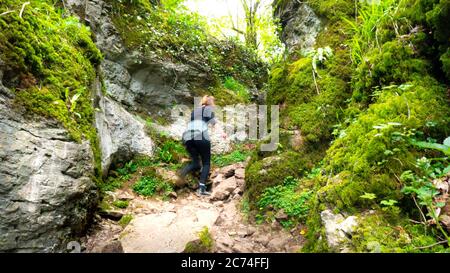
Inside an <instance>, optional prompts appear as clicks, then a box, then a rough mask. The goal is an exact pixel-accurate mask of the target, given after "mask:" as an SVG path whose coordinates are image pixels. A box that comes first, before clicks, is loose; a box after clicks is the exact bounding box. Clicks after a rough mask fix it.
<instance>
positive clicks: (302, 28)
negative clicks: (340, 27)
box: [275, 1, 321, 52]
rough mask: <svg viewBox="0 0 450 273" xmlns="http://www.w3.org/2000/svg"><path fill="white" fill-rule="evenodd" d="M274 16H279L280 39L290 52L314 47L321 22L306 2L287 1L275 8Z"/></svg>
mask: <svg viewBox="0 0 450 273" xmlns="http://www.w3.org/2000/svg"><path fill="white" fill-rule="evenodd" d="M275 16H276V17H278V18H280V21H281V26H282V29H283V31H282V33H281V40H282V41H283V42H284V43H285V44H286V46H287V48H288V50H289V51H290V52H294V51H295V50H302V49H308V48H312V47H314V45H315V43H316V37H317V35H318V34H319V31H320V28H321V22H320V19H319V18H318V17H317V15H316V14H315V13H314V11H313V10H312V9H311V8H310V7H309V6H308V4H307V3H304V2H300V1H288V2H287V4H286V5H283V6H281V7H279V8H277V9H276V11H275Z"/></svg>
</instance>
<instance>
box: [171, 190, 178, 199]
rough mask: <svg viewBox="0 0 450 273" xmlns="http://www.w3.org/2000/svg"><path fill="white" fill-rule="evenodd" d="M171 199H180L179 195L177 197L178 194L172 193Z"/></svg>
mask: <svg viewBox="0 0 450 273" xmlns="http://www.w3.org/2000/svg"><path fill="white" fill-rule="evenodd" d="M169 197H170V198H173V199H177V198H178V195H177V193H176V192H174V191H173V192H171V193H169Z"/></svg>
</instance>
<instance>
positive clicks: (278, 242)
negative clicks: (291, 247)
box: [267, 238, 287, 251]
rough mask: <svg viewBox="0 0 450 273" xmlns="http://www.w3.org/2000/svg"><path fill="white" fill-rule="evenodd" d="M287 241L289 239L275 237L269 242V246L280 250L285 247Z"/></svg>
mask: <svg viewBox="0 0 450 273" xmlns="http://www.w3.org/2000/svg"><path fill="white" fill-rule="evenodd" d="M286 243H287V240H286V239H284V238H273V239H272V240H270V242H269V243H268V244H267V247H269V248H270V249H272V250H274V251H280V250H281V249H284V247H285V245H286Z"/></svg>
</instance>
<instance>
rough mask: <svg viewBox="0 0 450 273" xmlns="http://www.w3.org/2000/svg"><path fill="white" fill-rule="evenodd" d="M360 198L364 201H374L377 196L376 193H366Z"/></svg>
mask: <svg viewBox="0 0 450 273" xmlns="http://www.w3.org/2000/svg"><path fill="white" fill-rule="evenodd" d="M360 198H363V199H368V200H374V199H376V198H377V196H376V195H375V194H374V193H367V192H366V193H364V194H363V195H361V196H360Z"/></svg>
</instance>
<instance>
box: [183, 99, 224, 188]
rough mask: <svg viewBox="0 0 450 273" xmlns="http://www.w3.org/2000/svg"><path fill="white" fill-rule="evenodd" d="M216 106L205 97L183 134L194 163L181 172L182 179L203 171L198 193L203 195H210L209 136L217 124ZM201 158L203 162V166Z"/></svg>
mask: <svg viewBox="0 0 450 273" xmlns="http://www.w3.org/2000/svg"><path fill="white" fill-rule="evenodd" d="M214 106H215V104H214V97H212V96H204V97H203V98H202V101H201V107H197V108H195V109H194V110H193V111H192V113H191V121H190V122H189V124H188V128H187V130H186V131H185V132H184V133H183V143H184V145H185V147H186V150H187V151H188V153H189V155H190V157H191V159H192V161H191V163H190V164H189V165H187V166H186V167H185V168H184V169H183V170H182V171H181V172H180V179H181V180H182V181H184V178H185V176H186V175H187V174H188V173H190V172H194V171H198V170H200V169H201V170H202V171H201V175H200V181H199V190H198V193H199V194H201V195H210V193H209V192H207V191H206V180H207V179H208V176H209V171H210V168H211V140H210V138H209V134H208V125H209V124H212V125H215V124H216V120H215V118H214ZM199 158H200V159H201V161H202V165H201V166H200V159H199Z"/></svg>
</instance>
